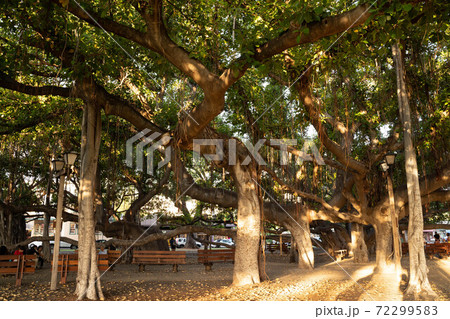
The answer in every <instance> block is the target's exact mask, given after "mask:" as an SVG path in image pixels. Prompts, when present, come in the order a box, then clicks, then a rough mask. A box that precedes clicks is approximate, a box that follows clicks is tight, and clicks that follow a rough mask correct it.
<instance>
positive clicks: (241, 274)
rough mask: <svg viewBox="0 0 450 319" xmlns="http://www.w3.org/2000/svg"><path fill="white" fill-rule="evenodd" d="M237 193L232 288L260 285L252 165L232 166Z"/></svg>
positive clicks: (257, 207)
mask: <svg viewBox="0 0 450 319" xmlns="http://www.w3.org/2000/svg"><path fill="white" fill-rule="evenodd" d="M231 169H232V173H233V179H234V182H235V185H236V189H237V193H238V214H237V215H238V218H237V236H236V254H235V263H234V271H233V285H234V286H243V285H248V284H255V283H259V282H260V278H259V265H258V252H259V240H260V229H261V211H260V204H259V198H258V192H257V187H258V185H257V184H256V182H255V181H256V180H257V175H256V169H255V167H254V166H253V163H250V164H249V165H247V166H241V165H240V163H237V164H236V165H234V166H232V167H231Z"/></svg>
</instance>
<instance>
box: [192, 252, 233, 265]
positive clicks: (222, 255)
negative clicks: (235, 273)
mask: <svg viewBox="0 0 450 319" xmlns="http://www.w3.org/2000/svg"><path fill="white" fill-rule="evenodd" d="M234 251H235V250H234V249H214V250H205V249H200V250H198V251H197V256H198V262H199V263H210V262H221V261H222V262H225V261H234Z"/></svg>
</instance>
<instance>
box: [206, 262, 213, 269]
mask: <svg viewBox="0 0 450 319" xmlns="http://www.w3.org/2000/svg"><path fill="white" fill-rule="evenodd" d="M204 265H205V271H211V268H212V265H213V264H212V263H204Z"/></svg>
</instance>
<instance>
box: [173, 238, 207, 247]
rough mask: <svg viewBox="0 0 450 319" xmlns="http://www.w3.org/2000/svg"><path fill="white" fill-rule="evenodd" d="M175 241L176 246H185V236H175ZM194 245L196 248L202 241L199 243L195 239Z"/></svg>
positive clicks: (200, 245)
mask: <svg viewBox="0 0 450 319" xmlns="http://www.w3.org/2000/svg"><path fill="white" fill-rule="evenodd" d="M175 243H176V245H177V248H183V247H184V246H186V238H175ZM195 245H196V246H197V248H200V247H202V243H199V242H198V241H195Z"/></svg>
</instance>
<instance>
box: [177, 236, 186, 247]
mask: <svg viewBox="0 0 450 319" xmlns="http://www.w3.org/2000/svg"><path fill="white" fill-rule="evenodd" d="M175 243H176V244H177V248H183V247H184V246H186V238H175Z"/></svg>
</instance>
